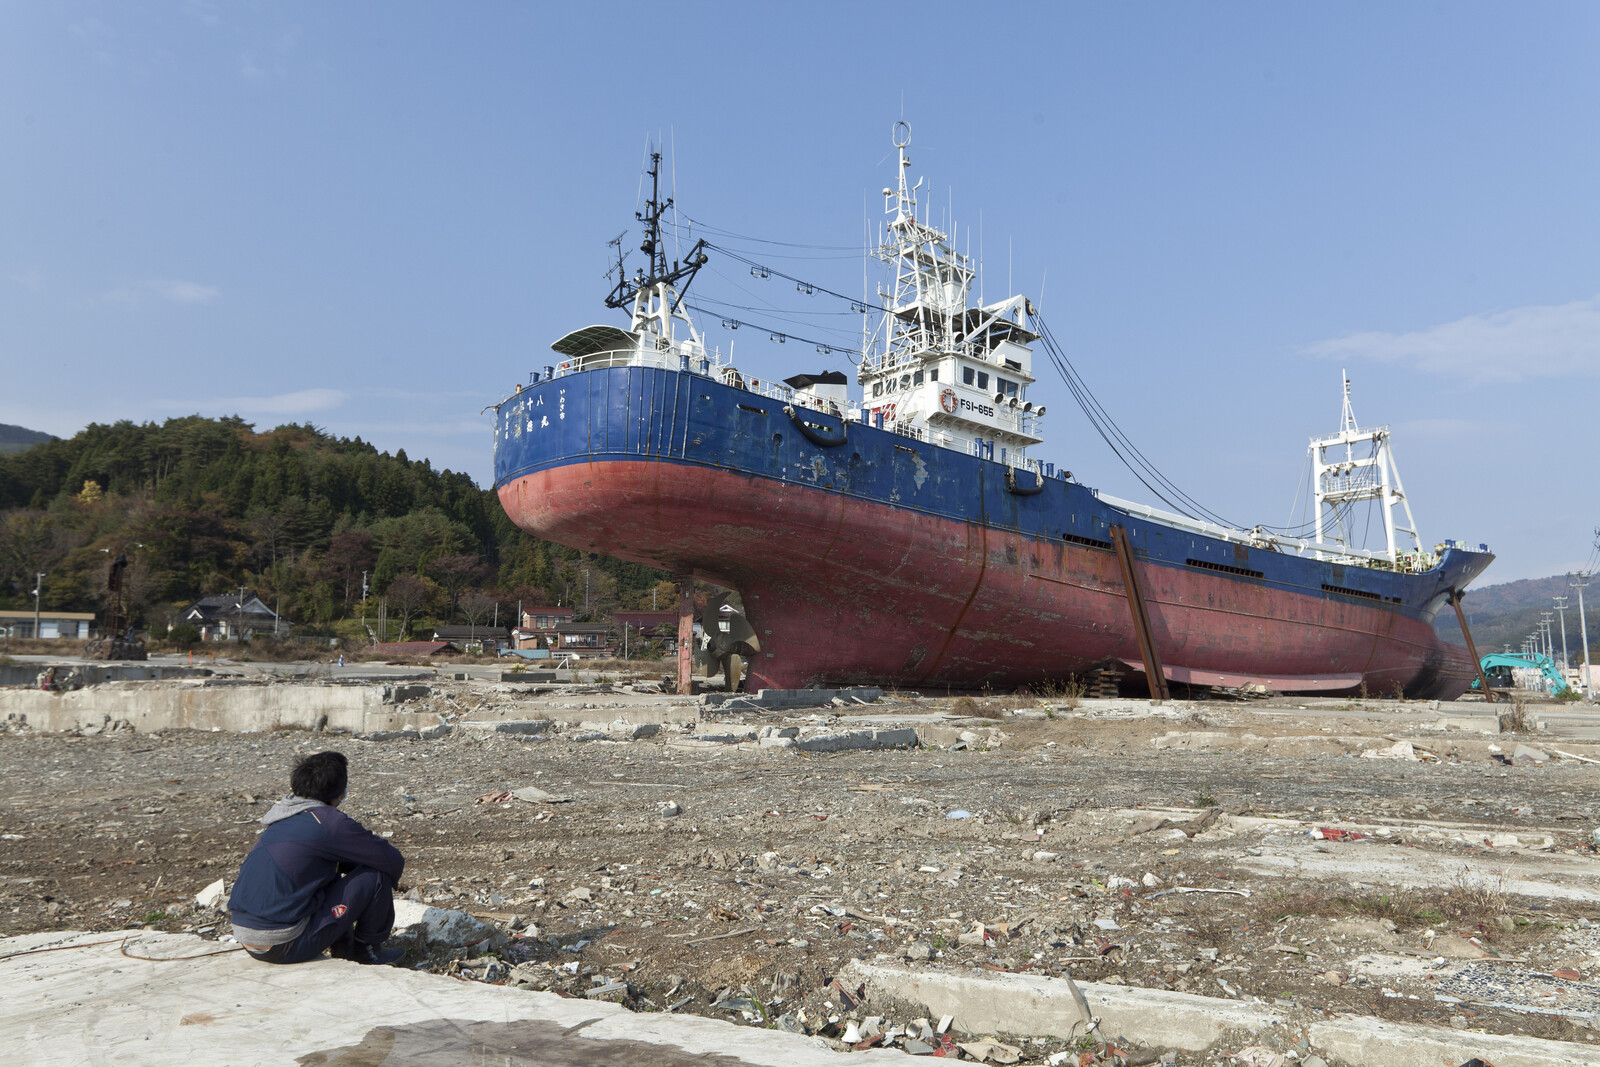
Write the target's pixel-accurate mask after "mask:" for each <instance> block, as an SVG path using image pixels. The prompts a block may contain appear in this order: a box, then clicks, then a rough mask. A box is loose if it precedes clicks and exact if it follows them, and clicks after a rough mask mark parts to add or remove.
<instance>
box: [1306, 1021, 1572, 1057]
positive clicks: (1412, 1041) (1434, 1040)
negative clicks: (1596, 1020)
mask: <svg viewBox="0 0 1600 1067" xmlns="http://www.w3.org/2000/svg"><path fill="white" fill-rule="evenodd" d="M1307 1036H1308V1038H1309V1040H1310V1041H1311V1047H1312V1048H1314V1049H1316V1050H1317V1052H1318V1053H1320V1054H1321V1055H1322V1056H1323V1058H1325V1059H1327V1060H1330V1061H1332V1062H1335V1063H1348V1064H1359V1065H1361V1067H1416V1065H1417V1064H1434V1063H1437V1064H1461V1063H1466V1062H1468V1061H1469V1060H1471V1059H1473V1057H1477V1058H1478V1059H1480V1060H1483V1061H1486V1062H1488V1063H1492V1064H1494V1067H1552V1065H1553V1064H1561V1065H1562V1067H1600V1049H1597V1048H1595V1047H1593V1046H1590V1045H1579V1044H1576V1043H1574V1042H1571V1041H1544V1040H1540V1039H1539V1038H1533V1037H1517V1036H1507V1035H1502V1034H1475V1033H1470V1032H1468V1031H1464V1030H1445V1029H1442V1028H1440V1027H1437V1026H1411V1025H1407V1024H1404V1023H1390V1022H1384V1021H1383V1020H1381V1019H1369V1018H1365V1017H1362V1016H1357V1015H1341V1016H1338V1017H1337V1018H1335V1019H1332V1020H1329V1021H1327V1022H1319V1023H1313V1024H1312V1025H1311V1030H1310V1032H1309V1034H1308V1035H1307Z"/></svg>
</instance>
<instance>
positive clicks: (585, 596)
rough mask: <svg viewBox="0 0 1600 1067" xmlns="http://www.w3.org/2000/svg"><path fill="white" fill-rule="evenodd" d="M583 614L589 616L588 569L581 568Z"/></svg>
mask: <svg viewBox="0 0 1600 1067" xmlns="http://www.w3.org/2000/svg"><path fill="white" fill-rule="evenodd" d="M583 614H584V616H585V617H588V614H589V568H588V567H585V568H583Z"/></svg>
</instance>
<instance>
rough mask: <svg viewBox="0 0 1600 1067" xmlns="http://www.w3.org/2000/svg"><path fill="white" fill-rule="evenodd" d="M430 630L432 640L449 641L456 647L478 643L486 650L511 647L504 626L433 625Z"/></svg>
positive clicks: (495, 650) (508, 635) (509, 638)
mask: <svg viewBox="0 0 1600 1067" xmlns="http://www.w3.org/2000/svg"><path fill="white" fill-rule="evenodd" d="M430 632H431V633H432V635H433V636H432V639H433V640H435V641H449V642H450V643H452V644H454V645H455V646H456V647H457V648H466V647H467V646H468V645H478V646H479V647H481V648H482V649H483V650H484V651H486V652H490V651H494V652H498V651H499V650H500V649H502V648H510V647H511V645H510V640H511V637H510V634H509V633H507V631H506V628H505V627H504V626H435V627H434V628H433V629H432V630H431V631H430Z"/></svg>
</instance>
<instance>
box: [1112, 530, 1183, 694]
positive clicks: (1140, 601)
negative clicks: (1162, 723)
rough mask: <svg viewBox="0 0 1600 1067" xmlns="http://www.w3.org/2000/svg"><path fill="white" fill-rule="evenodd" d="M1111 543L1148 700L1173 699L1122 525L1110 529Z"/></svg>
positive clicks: (1130, 547)
mask: <svg viewBox="0 0 1600 1067" xmlns="http://www.w3.org/2000/svg"><path fill="white" fill-rule="evenodd" d="M1111 543H1112V544H1113V545H1114V546H1116V549H1117V564H1118V565H1119V566H1120V567H1121V568H1122V588H1123V589H1125V590H1127V593H1128V611H1129V613H1130V614H1131V615H1132V616H1133V631H1134V633H1135V634H1136V635H1137V636H1138V638H1139V656H1140V658H1141V659H1143V660H1144V676H1145V681H1147V682H1148V683H1149V685H1150V699H1151V700H1152V701H1153V702H1154V703H1157V704H1159V703H1161V702H1162V701H1163V700H1170V699H1172V695H1171V693H1170V692H1169V691H1168V689H1167V676H1166V675H1165V674H1163V673H1162V671H1161V655H1160V653H1158V652H1157V651H1156V639H1155V635H1154V634H1153V633H1152V632H1151V631H1150V613H1149V612H1148V611H1147V610H1146V609H1145V604H1144V589H1143V588H1142V587H1141V586H1140V585H1139V572H1138V570H1137V569H1135V567H1134V559H1133V546H1132V545H1130V544H1129V543H1128V532H1127V531H1126V530H1124V529H1123V528H1122V527H1121V526H1113V527H1111Z"/></svg>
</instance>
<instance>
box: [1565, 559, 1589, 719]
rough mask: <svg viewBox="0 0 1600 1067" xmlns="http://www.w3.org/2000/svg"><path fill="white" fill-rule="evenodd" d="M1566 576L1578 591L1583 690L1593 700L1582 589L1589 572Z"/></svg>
mask: <svg viewBox="0 0 1600 1067" xmlns="http://www.w3.org/2000/svg"><path fill="white" fill-rule="evenodd" d="M1568 577H1570V578H1571V579H1572V581H1571V582H1570V583H1568V584H1570V585H1571V586H1572V588H1574V589H1576V590H1577V591H1578V628H1579V629H1580V630H1581V631H1582V633H1583V691H1584V693H1585V694H1587V695H1588V697H1589V699H1591V700H1593V699H1594V693H1592V692H1590V684H1589V620H1588V619H1586V618H1584V616H1583V590H1584V587H1585V586H1587V585H1588V584H1589V572H1588V571H1579V572H1578V573H1577V574H1575V575H1569V576H1568Z"/></svg>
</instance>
